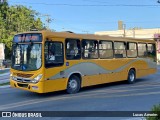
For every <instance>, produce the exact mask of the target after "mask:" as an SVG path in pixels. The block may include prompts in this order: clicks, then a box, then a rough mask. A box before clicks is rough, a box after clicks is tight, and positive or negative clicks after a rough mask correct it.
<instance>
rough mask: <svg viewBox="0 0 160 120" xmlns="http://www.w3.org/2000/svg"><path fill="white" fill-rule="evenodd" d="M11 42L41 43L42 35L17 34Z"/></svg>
mask: <svg viewBox="0 0 160 120" xmlns="http://www.w3.org/2000/svg"><path fill="white" fill-rule="evenodd" d="M13 42H16V43H19V42H42V34H19V35H15V36H14V38H13Z"/></svg>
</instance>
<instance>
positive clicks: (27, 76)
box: [13, 73, 33, 78]
mask: <svg viewBox="0 0 160 120" xmlns="http://www.w3.org/2000/svg"><path fill="white" fill-rule="evenodd" d="M13 75H16V76H17V77H23V78H30V77H32V76H33V74H23V73H13Z"/></svg>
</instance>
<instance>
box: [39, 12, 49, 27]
mask: <svg viewBox="0 0 160 120" xmlns="http://www.w3.org/2000/svg"><path fill="white" fill-rule="evenodd" d="M43 16H44V17H46V20H45V22H46V23H45V26H46V28H47V30H49V29H50V28H49V24H50V23H51V22H52V19H51V18H50V15H48V14H41V15H40V17H43Z"/></svg>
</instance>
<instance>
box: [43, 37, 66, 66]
mask: <svg viewBox="0 0 160 120" xmlns="http://www.w3.org/2000/svg"><path fill="white" fill-rule="evenodd" d="M47 42H48V43H61V44H62V55H63V56H62V58H63V63H62V64H61V65H50V66H49V67H47V66H46V59H45V44H46V43H47ZM47 52H49V49H48V51H47ZM63 65H64V44H63V42H61V41H52V40H47V41H45V43H44V66H45V68H53V67H60V66H63Z"/></svg>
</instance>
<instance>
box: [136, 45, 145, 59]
mask: <svg viewBox="0 0 160 120" xmlns="http://www.w3.org/2000/svg"><path fill="white" fill-rule="evenodd" d="M138 44H145V45H146V53H147V52H148V48H147V43H143V42H138V43H137V52H138V54H137V55H138V57H139V58H146V57H147V56H148V53H147V54H146V55H143V56H139V49H138Z"/></svg>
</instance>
